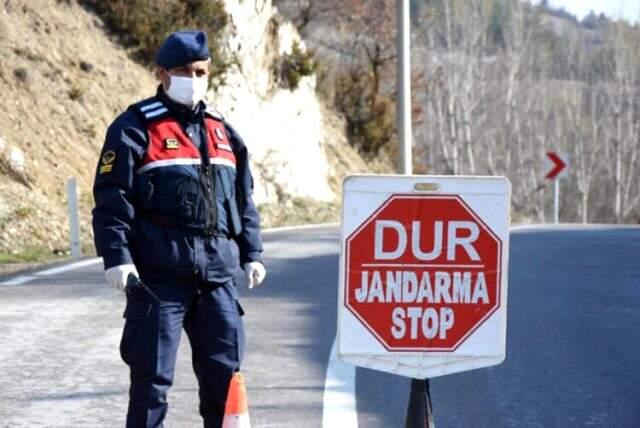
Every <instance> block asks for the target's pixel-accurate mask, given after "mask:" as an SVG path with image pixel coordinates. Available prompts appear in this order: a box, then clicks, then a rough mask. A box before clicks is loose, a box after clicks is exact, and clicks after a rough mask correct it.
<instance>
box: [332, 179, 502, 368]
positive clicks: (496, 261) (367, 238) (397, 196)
mask: <svg viewBox="0 0 640 428" xmlns="http://www.w3.org/2000/svg"><path fill="white" fill-rule="evenodd" d="M510 194H511V185H510V183H509V181H508V180H507V179H506V178H502V177H452V176H449V177H440V176H396V175H376V176H366V175H362V176H358V175H356V176H350V177H348V178H346V179H345V181H344V183H343V209H342V238H341V239H342V251H341V257H340V280H339V281H340V284H339V294H338V295H339V298H338V336H339V341H338V342H339V348H338V355H339V358H340V359H341V360H343V361H344V362H347V363H350V364H354V365H357V366H361V367H367V368H371V369H375V370H381V371H386V372H391V373H396V374H400V375H404V376H409V377H415V378H426V377H435V376H441V375H445V374H449V373H455V372H461V371H466V370H471V369H476V368H481V367H487V366H492V365H496V364H499V363H501V362H502V361H503V360H504V358H505V351H506V326H507V278H508V269H507V267H508V263H507V257H508V254H509V211H510Z"/></svg>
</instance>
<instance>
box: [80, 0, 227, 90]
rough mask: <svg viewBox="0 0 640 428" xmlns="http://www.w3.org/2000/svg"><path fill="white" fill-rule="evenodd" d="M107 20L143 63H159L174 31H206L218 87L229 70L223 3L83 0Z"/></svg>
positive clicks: (206, 0)
mask: <svg viewBox="0 0 640 428" xmlns="http://www.w3.org/2000/svg"><path fill="white" fill-rule="evenodd" d="M80 1H81V3H83V4H84V5H86V6H89V7H90V8H92V9H93V10H94V11H95V12H96V13H97V14H98V15H99V16H101V17H102V19H104V21H105V22H106V24H107V25H108V26H109V28H110V29H111V30H112V31H113V32H115V33H116V34H118V35H119V36H120V37H121V40H122V41H123V42H124V44H125V45H127V46H131V47H133V49H134V51H135V54H136V56H137V57H138V59H139V60H141V61H142V62H144V63H146V64H149V65H151V64H155V54H156V51H157V49H158V47H159V46H160V44H161V43H162V42H163V41H164V39H165V38H166V37H167V36H168V35H169V34H170V33H171V32H173V31H177V30H181V29H196V28H197V29H203V30H205V31H206V32H207V36H208V38H209V50H210V52H211V61H212V63H211V65H212V68H211V80H212V84H213V86H214V87H215V86H217V84H219V82H220V81H222V80H223V79H224V74H225V72H226V70H227V68H228V67H229V60H228V58H227V55H226V54H225V53H224V52H223V51H222V50H221V49H220V46H221V39H222V34H223V32H224V28H225V26H226V25H227V22H228V20H229V18H228V15H227V12H226V11H225V8H224V2H223V1H222V0H80Z"/></svg>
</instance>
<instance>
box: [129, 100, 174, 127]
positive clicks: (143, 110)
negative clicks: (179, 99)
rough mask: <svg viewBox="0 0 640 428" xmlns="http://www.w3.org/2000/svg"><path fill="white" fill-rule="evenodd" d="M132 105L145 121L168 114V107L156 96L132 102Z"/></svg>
mask: <svg viewBox="0 0 640 428" xmlns="http://www.w3.org/2000/svg"><path fill="white" fill-rule="evenodd" d="M132 107H134V108H135V109H136V110H138V112H139V113H140V114H141V115H142V116H143V117H144V118H145V120H147V121H151V120H156V119H160V118H162V117H165V116H168V115H169V109H168V108H167V107H166V106H165V105H164V103H163V102H162V101H160V99H158V97H151V98H148V99H146V100H143V101H140V102H139V103H136V104H134V105H133V106H132Z"/></svg>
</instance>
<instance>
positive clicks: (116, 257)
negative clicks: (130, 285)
mask: <svg viewBox="0 0 640 428" xmlns="http://www.w3.org/2000/svg"><path fill="white" fill-rule="evenodd" d="M102 262H103V263H104V270H107V269H109V268H112V267H114V266H120V265H128V264H133V260H132V259H131V254H130V253H129V250H128V249H126V248H120V249H118V250H111V251H109V252H108V253H105V254H103V255H102Z"/></svg>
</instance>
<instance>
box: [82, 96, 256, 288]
mask: <svg viewBox="0 0 640 428" xmlns="http://www.w3.org/2000/svg"><path fill="white" fill-rule="evenodd" d="M206 120H208V121H211V120H215V121H217V122H216V123H215V124H214V125H216V126H219V127H220V128H221V130H224V131H222V132H220V131H218V130H216V133H211V132H207V130H208V129H209V131H210V130H211V129H210V128H211V126H207V125H205V123H206V122H205V121H206ZM211 123H213V122H211ZM158 124H160V125H161V126H165V128H163V129H166V126H173V128H172V129H174V130H175V131H176V132H175V134H176V135H177V137H176V138H165V139H163V141H158V139H157V138H154V135H155V133H157V132H156V131H153V129H154V127H156V125H158ZM176 124H177V125H176ZM150 130H151V131H150ZM178 134H179V135H178ZM181 138H182V140H181ZM211 140H215V144H214V145H213V146H212V144H213V142H212V141H211ZM218 143H219V144H218ZM159 144H160V145H163V147H161V150H160V151H165V154H166V153H170V152H171V151H172V150H180V151H181V153H183V152H184V153H186V155H184V154H182V155H181V156H182V158H180V159H177V160H168V161H167V160H155V161H154V156H157V152H158V151H159V148H158V145H159ZM208 147H210V148H211V149H209V150H208V149H207V148H208ZM213 147H217V149H218V150H219V151H218V153H220V156H218V155H215V156H211V150H214V151H215V150H216V149H214V148H213ZM225 150H228V152H225ZM231 152H232V153H233V154H232V155H231ZM154 153H155V154H154ZM176 153H177V152H176ZM160 155H162V153H160ZM223 156H227V158H231V159H234V160H235V165H234V164H233V163H232V162H230V161H229V160H228V159H226V158H224V157H223ZM209 164H211V165H212V166H211V167H210V169H209V171H208V174H209V175H208V176H207V175H205V174H203V171H207V167H208V165H209ZM209 179H210V180H209ZM207 189H208V190H207ZM207 191H208V192H210V193H207ZM252 192H253V179H252V177H251V172H250V170H249V156H248V153H247V148H246V146H245V144H244V142H243V141H242V139H241V138H240V136H239V135H238V133H237V132H236V131H235V130H234V129H233V128H232V127H231V126H230V125H229V124H228V123H226V122H224V120H223V119H222V117H220V116H219V115H217V114H216V113H215V112H213V111H211V110H210V109H207V108H206V106H205V105H204V103H201V104H200V105H199V106H198V107H197V108H196V109H194V110H191V109H188V108H186V107H184V106H181V105H179V104H176V103H174V102H172V101H171V100H170V99H168V97H166V96H165V95H164V94H163V93H162V91H161V90H159V91H158V94H157V95H156V96H155V97H153V98H150V99H148V100H144V101H142V102H140V103H137V104H134V105H133V106H131V107H130V108H129V109H128V110H127V111H126V112H124V113H123V114H121V115H120V116H119V117H118V118H116V120H115V121H114V122H113V123H112V124H111V126H110V127H109V129H108V130H107V135H106V140H105V144H104V147H103V149H102V153H101V156H100V160H99V162H98V167H97V170H96V178H95V182H94V187H93V193H94V199H95V204H96V205H95V208H94V209H93V230H94V239H95V245H96V250H97V253H98V255H99V256H102V257H103V259H104V268H105V269H108V268H110V267H113V266H118V265H121V264H127V263H134V264H135V265H136V267H137V269H138V270H139V271H140V273H143V274H144V273H147V274H158V275H168V276H172V277H176V278H185V279H194V280H199V281H206V282H226V281H228V280H229V279H231V278H232V277H233V275H234V274H235V273H236V271H237V269H238V267H239V262H240V263H246V262H251V261H261V252H262V243H261V239H260V219H259V215H258V212H257V210H256V207H255V204H254V203H253V200H252V196H251V195H252ZM211 199H215V201H216V203H215V204H211V203H210V200H211Z"/></svg>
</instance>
